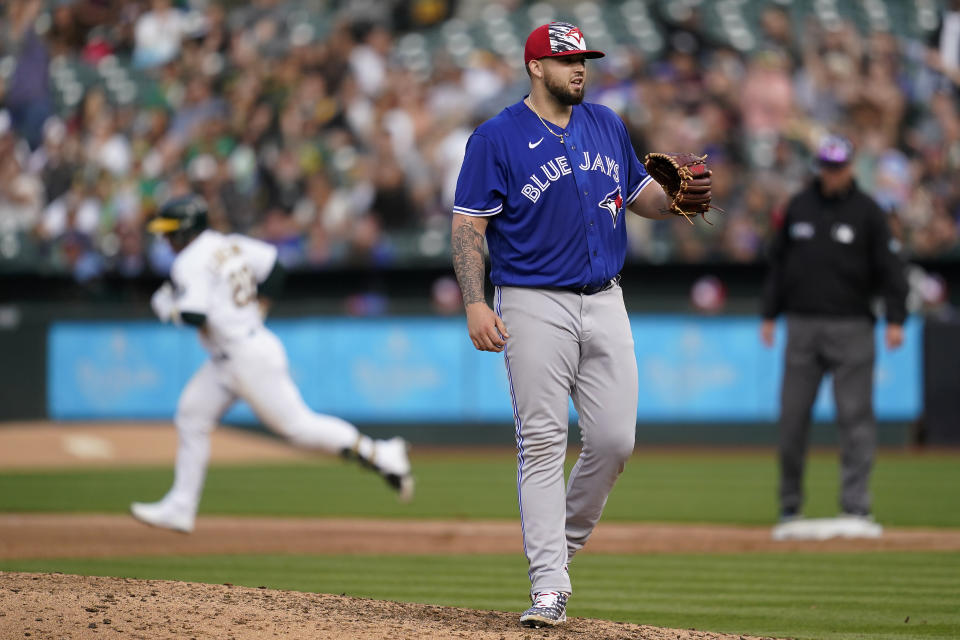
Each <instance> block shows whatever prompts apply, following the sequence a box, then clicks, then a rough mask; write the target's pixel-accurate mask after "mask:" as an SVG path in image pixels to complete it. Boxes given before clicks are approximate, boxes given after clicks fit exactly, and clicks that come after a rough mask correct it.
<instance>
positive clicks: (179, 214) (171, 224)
mask: <svg viewBox="0 0 960 640" xmlns="http://www.w3.org/2000/svg"><path fill="white" fill-rule="evenodd" d="M206 228H207V203H206V202H205V201H204V200H203V198H201V197H200V196H193V195H189V196H180V197H178V198H173V199H172V200H168V201H167V202H165V203H164V205H163V206H162V207H160V211H159V212H158V213H157V216H156V217H155V218H154V219H153V220H151V221H150V223H149V224H147V231H149V232H151V233H162V234H174V233H177V234H183V235H188V234H196V233H200V232H201V231H203V230H204V229H206Z"/></svg>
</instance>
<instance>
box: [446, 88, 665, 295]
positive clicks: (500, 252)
mask: <svg viewBox="0 0 960 640" xmlns="http://www.w3.org/2000/svg"><path fill="white" fill-rule="evenodd" d="M547 126H549V127H550V128H551V129H553V130H554V131H555V132H556V133H561V129H560V128H559V127H558V126H556V125H553V124H551V123H549V122H548V123H547V125H546V126H545V125H544V124H543V123H542V122H540V119H539V118H538V117H537V114H535V113H534V112H533V111H532V110H531V109H530V108H529V107H528V106H527V105H526V104H525V103H524V102H523V101H522V100H521V101H520V102H518V103H517V104H514V105H511V106H509V107H507V108H506V109H504V110H503V111H501V112H500V113H499V114H498V115H497V116H495V117H493V118H491V119H490V120H488V121H487V122H484V123H483V124H482V125H480V126H479V127H477V129H476V131H474V132H473V135H472V136H470V140H469V141H468V142H467V150H466V154H465V156H464V159H463V167H462V168H461V169H460V176H459V178H458V180H457V193H456V197H455V199H454V207H453V210H454V212H455V213H461V214H464V215H468V216H489V217H490V221H489V223H488V225H487V230H486V237H487V244H488V246H489V249H490V262H491V271H490V279H491V280H492V281H493V284H495V285H498V286H521V287H582V286H597V285H601V284H603V283H604V282H606V281H607V280H609V279H610V278H612V277H614V276H615V275H617V274H618V273H620V270H621V269H622V268H623V261H624V259H625V257H626V247H627V232H626V225H625V224H624V220H623V219H624V214H625V211H626V207H627V205H629V204H630V203H632V202H633V201H634V200H635V199H636V198H637V196H638V195H640V191H641V190H642V189H643V188H644V187H645V186H647V185H648V184H649V183H650V182H651V178H650V176H648V175H647V172H646V170H645V169H644V167H643V165H642V164H641V163H640V161H639V160H638V159H637V154H636V153H635V152H634V150H633V146H632V145H631V144H630V137H629V135H628V134H627V129H626V127H625V126H624V124H623V121H622V120H621V119H620V117H619V116H617V114H616V113H614V112H613V111H611V110H610V109H608V108H607V107H604V106H602V105H597V104H589V103H583V104H580V105H575V106H574V107H573V113H572V115H571V116H570V121H569V123H568V124H567V128H566V129H564V130H562V133H563V134H564V142H561V141H560V139H559V138H558V137H557V136H556V135H553V134H551V133H550V132H549V131H548V130H547Z"/></svg>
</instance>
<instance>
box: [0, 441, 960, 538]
mask: <svg viewBox="0 0 960 640" xmlns="http://www.w3.org/2000/svg"><path fill="white" fill-rule="evenodd" d="M413 462H414V475H415V476H416V479H417V497H416V499H415V500H414V502H413V503H412V504H408V505H402V504H398V503H397V502H396V500H395V499H394V496H393V495H392V494H391V493H390V492H389V491H388V490H386V489H385V488H384V485H383V482H382V481H381V480H380V479H379V478H378V477H376V476H375V475H373V474H371V473H369V472H366V471H364V470H362V469H359V468H358V467H357V466H355V465H351V464H348V463H345V462H342V461H340V460H338V459H333V458H318V460H317V462H316V463H303V462H297V463H291V464H276V463H274V464H270V465H245V466H213V467H211V469H210V472H209V474H208V479H207V485H206V490H205V492H204V496H203V502H202V504H201V508H200V512H201V514H221V515H225V514H234V515H260V516H270V515H273V516H369V517H411V518H461V519H462V518H516V517H517V512H518V510H517V498H516V468H515V459H514V455H513V454H512V453H511V452H510V451H508V450H503V451H502V452H485V453H462V452H456V451H451V452H449V453H444V452H442V451H436V450H432V451H429V452H428V453H424V454H422V455H420V456H417V453H416V450H415V451H414V459H413ZM171 480H172V461H171V466H168V467H162V468H157V467H151V468H123V469H96V470H91V469H83V470H51V471H33V472H22V471H17V472H0V512H4V511H6V512H88V513H89V512H99V513H119V512H124V511H126V509H127V507H128V505H129V503H130V502H131V501H134V500H143V501H149V500H155V499H159V498H160V497H161V496H162V495H163V493H164V492H165V491H166V490H167V488H168V487H169V486H170V483H171ZM776 482H777V470H776V462H775V460H774V454H773V452H772V451H771V452H730V451H722V452H719V453H710V452H703V451H700V452H683V451H677V450H663V451H656V450H654V451H646V452H641V453H638V454H637V455H636V456H634V458H633V459H632V460H631V461H630V463H629V464H628V465H627V468H626V471H625V472H624V474H623V476H622V477H621V479H620V481H619V483H618V484H617V486H616V487H615V488H614V491H613V494H612V495H611V497H610V501H609V503H608V505H607V508H606V511H605V514H604V518H605V519H606V520H609V521H650V522H707V523H728V524H769V523H771V522H772V521H773V520H774V519H775V516H776V510H777V507H776V500H775V492H776ZM806 486H807V495H808V500H807V506H806V509H805V512H806V515H808V516H813V517H818V516H831V515H835V514H836V512H837V505H836V499H837V498H836V496H837V486H838V463H837V457H836V455H835V454H833V453H827V452H820V453H816V454H814V455H813V456H811V459H810V461H809V464H808V472H807V479H806ZM872 487H873V493H874V496H875V502H874V511H875V514H876V516H877V519H878V520H879V521H881V522H882V523H883V524H884V525H888V526H911V527H960V509H958V508H957V507H958V505H960V456H958V455H957V454H950V453H928V454H906V453H900V452H885V453H881V454H880V455H879V457H878V460H877V465H876V468H875V472H874V478H873V483H872Z"/></svg>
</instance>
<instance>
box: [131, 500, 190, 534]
mask: <svg viewBox="0 0 960 640" xmlns="http://www.w3.org/2000/svg"><path fill="white" fill-rule="evenodd" d="M130 513H131V514H133V517H134V518H136V519H137V520H139V521H140V522H143V523H145V524H149V525H150V526H152V527H160V528H161V529H171V530H173V531H179V532H181V533H190V532H192V531H193V520H194V517H193V515H191V514H189V513H187V512H186V511H184V510H183V509H178V508H176V507H174V506H172V505H170V504H168V503H166V502H164V501H163V500H161V501H160V502H134V503H133V504H131V505H130Z"/></svg>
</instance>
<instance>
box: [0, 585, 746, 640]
mask: <svg viewBox="0 0 960 640" xmlns="http://www.w3.org/2000/svg"><path fill="white" fill-rule="evenodd" d="M517 615H518V614H517V613H516V612H503V611H474V610H471V609H459V608H454V607H437V606H432V605H424V604H411V603H402V602H383V601H379V600H364V599H361V598H348V597H345V596H336V595H327V594H318V593H300V592H296V591H276V590H273V589H252V588H248V587H236V586H232V585H210V584H198V583H190V582H169V581H165V580H132V579H129V578H100V577H86V576H70V575H63V574H31V573H5V572H0V637H2V638H24V637H36V638H71V639H73V638H100V637H109V638H142V639H143V640H157V639H160V638H178V639H179V638H197V639H198V640H199V639H203V638H216V639H217V640H228V639H233V640H245V639H247V638H249V639H251V640H252V639H260V638H272V637H280V638H287V639H291V640H296V639H300V638H303V639H304V640H306V639H309V640H318V639H325V638H338V639H340V638H343V639H350V640H382V639H383V638H390V639H391V640H407V639H409V640H422V639H424V638H470V639H471V640H533V639H535V638H540V637H544V638H550V639H552V640H584V639H585V638H590V639H591V640H603V639H609V640H614V639H616V640H626V639H628V638H629V639H637V640H640V639H643V640H708V639H710V640H727V639H730V640H737V639H744V638H746V636H739V635H737V636H730V635H724V634H717V633H709V632H701V631H691V630H680V629H660V628H656V627H647V626H640V625H635V624H624V623H617V622H607V621H604V620H590V619H586V618H571V619H570V620H569V621H568V622H567V624H566V625H564V626H563V627H560V628H557V629H540V630H533V629H526V628H524V627H521V626H520V625H519V623H518V622H517Z"/></svg>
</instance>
